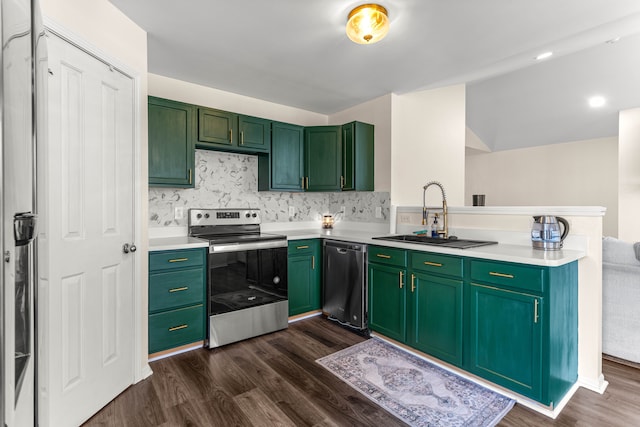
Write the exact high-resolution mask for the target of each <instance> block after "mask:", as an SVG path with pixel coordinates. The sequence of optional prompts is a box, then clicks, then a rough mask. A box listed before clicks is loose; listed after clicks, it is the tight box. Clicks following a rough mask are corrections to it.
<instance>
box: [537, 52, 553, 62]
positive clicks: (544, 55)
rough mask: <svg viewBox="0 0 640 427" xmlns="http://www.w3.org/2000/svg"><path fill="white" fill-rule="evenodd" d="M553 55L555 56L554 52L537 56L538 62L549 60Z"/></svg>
mask: <svg viewBox="0 0 640 427" xmlns="http://www.w3.org/2000/svg"><path fill="white" fill-rule="evenodd" d="M551 55H553V52H545V53H541V54H540V55H538V56H536V61H540V60H542V59H547V58H549V57H550V56H551Z"/></svg>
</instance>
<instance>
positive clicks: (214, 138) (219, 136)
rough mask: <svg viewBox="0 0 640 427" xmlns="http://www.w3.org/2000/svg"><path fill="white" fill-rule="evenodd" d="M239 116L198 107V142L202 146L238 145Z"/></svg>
mask: <svg viewBox="0 0 640 427" xmlns="http://www.w3.org/2000/svg"><path fill="white" fill-rule="evenodd" d="M237 120H238V116H237V115H235V114H233V113H229V112H227V111H220V110H214V109H212V108H198V142H197V143H196V145H197V146H199V147H201V148H211V147H216V146H217V147H232V146H237V145H238V132H237V130H238V129H237V125H236V123H237Z"/></svg>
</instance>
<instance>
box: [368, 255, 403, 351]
mask: <svg viewBox="0 0 640 427" xmlns="http://www.w3.org/2000/svg"><path fill="white" fill-rule="evenodd" d="M370 256H371V254H370ZM406 278H407V269H406V268H404V267H396V266H389V265H381V264H374V263H370V264H369V328H370V329H371V330H373V331H376V332H380V333H381V334H382V335H385V336H386V337H389V338H392V339H394V340H398V341H400V342H405V341H406V339H407V327H406V325H407V315H406V313H407V293H406V284H407V280H406Z"/></svg>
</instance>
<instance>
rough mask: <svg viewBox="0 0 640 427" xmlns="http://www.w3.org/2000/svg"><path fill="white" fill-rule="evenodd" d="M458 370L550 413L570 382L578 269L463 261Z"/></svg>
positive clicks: (572, 380) (574, 354)
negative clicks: (463, 347)
mask: <svg viewBox="0 0 640 427" xmlns="http://www.w3.org/2000/svg"><path fill="white" fill-rule="evenodd" d="M468 289H469V303H468V319H469V333H468V334H467V335H468V345H469V353H468V354H469V361H468V365H467V366H466V369H467V370H469V371H471V372H472V373H474V374H477V375H478V376H481V377H483V378H486V379H488V380H490V381H492V382H494V383H496V384H500V385H502V386H505V387H507V388H509V389H510V390H513V391H515V392H517V393H520V394H522V395H524V396H527V397H530V398H531V399H534V400H536V401H538V402H540V403H542V404H544V405H548V406H551V407H554V406H555V405H557V404H558V403H559V402H560V400H561V399H562V398H563V397H564V395H565V394H566V393H567V391H569V389H570V388H571V387H572V386H573V384H575V382H576V381H577V379H578V263H577V262H572V263H569V264H565V265H563V266H559V267H538V266H530V265H522V264H512V263H505V262H498V261H484V260H470V261H469V284H468Z"/></svg>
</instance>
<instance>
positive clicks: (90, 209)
mask: <svg viewBox="0 0 640 427" xmlns="http://www.w3.org/2000/svg"><path fill="white" fill-rule="evenodd" d="M49 68H50V70H51V75H50V78H49V92H48V94H49V120H48V123H49V133H48V137H49V140H48V147H47V149H48V156H47V157H48V158H47V160H46V165H44V167H43V168H42V172H44V173H46V174H47V177H48V180H47V181H46V188H45V189H43V190H44V191H45V192H46V194H48V195H49V196H48V200H47V206H46V209H47V218H48V219H47V223H46V230H44V231H45V236H42V237H43V240H42V244H43V245H45V246H46V248H47V249H46V251H45V252H47V253H48V265H43V267H44V268H43V271H42V275H43V276H44V277H42V279H41V280H42V281H43V285H42V288H43V290H44V292H43V293H42V295H41V296H42V299H41V301H40V303H41V304H43V305H45V308H43V310H42V311H43V312H44V313H45V315H44V316H43V318H42V320H41V322H40V325H41V327H42V329H41V330H40V333H41V334H40V339H41V344H42V347H41V349H42V354H41V355H42V359H41V370H40V380H41V387H40V391H41V393H40V404H41V406H40V408H41V413H42V415H43V417H42V418H43V424H45V425H46V421H48V422H49V425H51V426H56V427H58V426H77V425H80V424H82V422H83V421H85V420H86V419H88V418H89V417H90V416H91V415H92V414H94V413H95V412H96V411H98V410H99V409H100V408H101V407H102V406H104V405H105V404H107V403H108V402H109V401H111V400H112V399H113V398H114V397H116V396H117V395H118V394H119V393H121V392H122V391H123V390H124V389H125V388H127V387H128V386H129V385H130V384H132V383H133V381H134V367H135V363H136V360H135V351H134V349H135V348H136V347H137V346H139V344H138V343H136V342H135V340H134V331H135V329H136V328H135V325H136V324H137V323H139V322H140V319H139V318H136V317H135V316H134V313H135V308H134V306H133V302H134V281H135V279H134V263H135V260H136V258H137V256H138V254H137V253H131V252H129V253H124V252H123V244H125V243H129V244H131V243H134V242H133V237H134V221H133V218H134V214H135V211H134V203H133V199H134V188H135V185H136V178H135V174H134V170H135V168H134V160H135V159H134V151H133V147H134V139H133V138H134V134H135V132H134V111H133V104H134V86H133V80H132V79H131V78H129V77H127V76H125V75H123V74H121V73H120V72H118V71H117V70H115V69H113V68H112V67H109V66H108V65H106V64H104V63H103V62H101V61H99V60H97V59H96V58H95V57H93V56H91V55H89V54H87V53H85V52H84V51H82V50H80V49H78V48H77V47H75V46H73V45H72V44H70V43H67V42H65V41H63V40H62V39H60V38H58V37H56V36H51V37H50V38H49Z"/></svg>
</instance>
